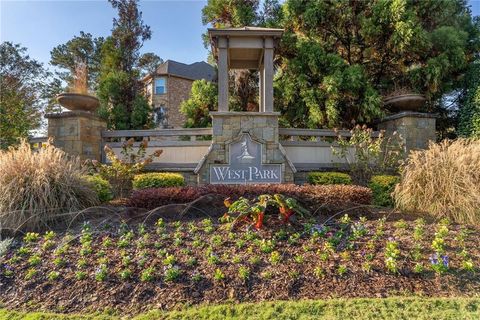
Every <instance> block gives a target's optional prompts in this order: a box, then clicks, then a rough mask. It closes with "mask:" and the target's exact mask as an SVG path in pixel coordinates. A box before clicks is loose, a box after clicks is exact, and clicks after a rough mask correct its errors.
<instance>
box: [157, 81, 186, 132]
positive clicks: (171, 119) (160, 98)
mask: <svg viewBox="0 0 480 320" xmlns="http://www.w3.org/2000/svg"><path fill="white" fill-rule="evenodd" d="M165 78H166V82H167V83H166V86H167V92H166V93H165V94H161V95H155V94H154V95H153V97H152V102H153V105H154V106H155V107H159V106H161V105H163V106H164V107H165V111H166V116H167V120H168V127H169V128H183V125H184V123H185V116H184V115H183V114H182V113H181V112H180V104H181V103H182V102H183V101H184V100H187V99H188V98H189V97H190V90H191V89H192V83H193V81H192V80H189V79H185V78H180V77H176V76H172V75H170V76H165Z"/></svg>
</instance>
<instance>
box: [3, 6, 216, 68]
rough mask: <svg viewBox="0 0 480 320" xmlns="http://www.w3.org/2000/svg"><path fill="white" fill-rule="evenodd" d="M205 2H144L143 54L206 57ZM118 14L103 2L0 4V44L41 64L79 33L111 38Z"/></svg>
mask: <svg viewBox="0 0 480 320" xmlns="http://www.w3.org/2000/svg"><path fill="white" fill-rule="evenodd" d="M205 3H206V1H200V0H178V1H173V0H171V1H163V0H142V1H140V10H141V11H142V12H143V20H144V23H145V24H147V25H149V26H150V28H151V30H152V38H151V39H150V40H147V41H146V42H145V43H144V46H143V48H142V50H141V51H142V52H154V53H156V54H157V55H159V56H160V57H161V58H162V59H164V60H167V59H172V60H176V61H180V62H184V63H193V62H197V61H202V60H206V59H207V50H206V49H205V47H204V46H203V41H202V37H201V35H202V33H204V32H205V31H206V28H207V27H206V26H204V25H203V24H202V17H201V11H202V8H203V6H204V5H205ZM115 15H116V12H115V10H114V9H113V8H112V7H111V5H110V3H108V2H107V1H106V0H101V1H98V0H76V1H72V0H61V1H60V0H50V1H39V0H28V1H24V0H0V21H1V22H0V40H1V42H3V41H11V42H13V43H20V44H21V45H22V46H24V47H27V48H28V53H29V55H30V56H31V57H32V58H35V59H36V60H38V61H40V62H43V63H45V64H47V63H48V61H49V60H50V51H51V50H52V48H54V47H55V46H57V45H59V44H62V43H65V42H67V41H68V40H70V39H71V38H73V36H75V35H78V34H79V33H80V31H85V32H89V33H91V34H92V35H93V36H94V37H98V36H103V37H107V36H108V35H110V32H111V29H112V24H113V22H112V20H113V18H114V17H115Z"/></svg>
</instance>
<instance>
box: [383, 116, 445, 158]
mask: <svg viewBox="0 0 480 320" xmlns="http://www.w3.org/2000/svg"><path fill="white" fill-rule="evenodd" d="M436 118H437V116H436V115H434V114H431V113H420V112H412V111H405V112H400V113H397V114H394V115H392V116H389V117H386V118H384V119H383V120H382V121H381V122H380V123H379V124H378V129H379V130H385V131H386V133H387V134H388V133H393V132H395V131H396V132H397V133H398V134H400V136H401V137H402V138H403V141H404V143H405V148H406V151H407V153H408V152H409V151H410V150H418V149H427V148H428V143H429V142H430V141H433V142H435V141H436V138H437V136H436V131H435V123H436Z"/></svg>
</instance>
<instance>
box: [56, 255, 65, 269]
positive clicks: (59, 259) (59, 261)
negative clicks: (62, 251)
mask: <svg viewBox="0 0 480 320" xmlns="http://www.w3.org/2000/svg"><path fill="white" fill-rule="evenodd" d="M53 264H54V265H55V266H56V267H58V268H63V267H65V265H66V264H67V261H66V260H65V259H64V258H62V257H56V258H55V259H53Z"/></svg>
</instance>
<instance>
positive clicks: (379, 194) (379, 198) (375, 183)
mask: <svg viewBox="0 0 480 320" xmlns="http://www.w3.org/2000/svg"><path fill="white" fill-rule="evenodd" d="M399 182H400V177H397V176H387V175H382V176H373V177H372V179H371V180H370V183H369V184H368V186H369V188H370V189H372V193H373V204H374V205H376V206H381V207H393V205H394V201H393V198H392V196H391V194H392V192H393V190H394V189H395V185H396V184H397V183H399Z"/></svg>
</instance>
